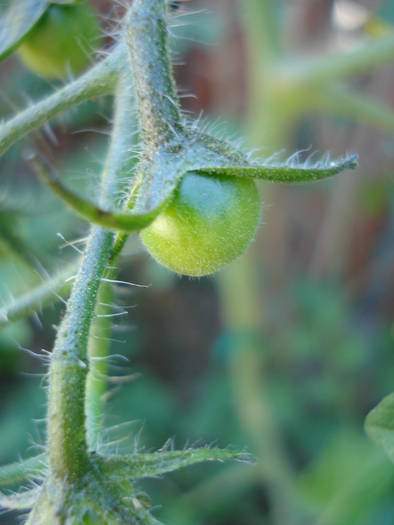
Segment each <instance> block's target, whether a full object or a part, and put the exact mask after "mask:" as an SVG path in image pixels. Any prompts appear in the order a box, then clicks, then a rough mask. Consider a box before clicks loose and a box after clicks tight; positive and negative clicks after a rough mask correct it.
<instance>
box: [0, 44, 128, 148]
mask: <svg viewBox="0 0 394 525" xmlns="http://www.w3.org/2000/svg"><path fill="white" fill-rule="evenodd" d="M124 59H125V47H124V45H123V44H120V45H118V46H117V47H116V48H115V49H114V50H113V51H112V52H111V54H110V55H109V56H108V57H107V58H106V59H104V60H103V61H102V62H100V63H99V64H97V65H96V66H94V67H92V69H90V70H89V71H88V72H87V73H85V74H84V75H82V76H81V77H79V78H78V79H77V80H75V81H74V82H71V83H70V84H67V85H66V86H64V87H63V88H62V89H59V91H56V92H55V93H53V94H52V95H49V96H48V97H47V98H45V99H43V100H41V101H40V102H37V103H35V104H34V105H32V106H30V107H28V108H26V109H25V110H23V111H21V112H20V113H18V114H17V115H16V116H15V117H13V118H11V119H10V120H8V121H7V122H4V123H3V124H1V125H0V155H2V154H3V153H4V152H5V151H6V150H7V149H8V148H9V147H10V146H12V145H13V144H14V143H15V142H16V141H18V140H20V139H21V138H22V137H24V136H25V135H27V134H28V133H29V132H31V131H32V130H33V129H35V128H37V127H38V126H41V125H42V124H44V123H45V122H47V121H48V120H49V119H51V118H52V117H54V116H55V115H57V114H58V113H60V112H61V111H64V110H66V109H68V108H70V107H72V106H75V105H76V104H80V103H81V102H84V101H85V100H88V99H90V98H93V97H97V96H101V95H105V94H108V93H111V92H112V91H113V89H114V87H115V85H116V81H117V78H118V72H119V70H120V69H121V67H122V65H123V64H124Z"/></svg>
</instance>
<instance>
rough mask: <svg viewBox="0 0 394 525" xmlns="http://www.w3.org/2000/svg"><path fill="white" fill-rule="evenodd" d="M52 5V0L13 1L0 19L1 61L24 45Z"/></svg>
mask: <svg viewBox="0 0 394 525" xmlns="http://www.w3.org/2000/svg"><path fill="white" fill-rule="evenodd" d="M50 4H51V2H50V0H11V3H10V5H9V7H8V9H7V11H6V12H5V13H4V14H3V15H2V16H1V18H0V60H2V59H3V58H5V57H6V56H8V55H9V54H10V53H12V52H13V51H14V50H15V49H16V48H17V47H18V46H19V45H20V44H21V43H22V41H23V40H24V38H26V37H27V36H28V34H29V33H30V32H31V31H32V30H33V29H34V27H35V26H36V25H37V23H38V22H39V21H40V19H41V17H42V16H43V15H44V13H45V11H46V10H47V9H48V7H49V5H50Z"/></svg>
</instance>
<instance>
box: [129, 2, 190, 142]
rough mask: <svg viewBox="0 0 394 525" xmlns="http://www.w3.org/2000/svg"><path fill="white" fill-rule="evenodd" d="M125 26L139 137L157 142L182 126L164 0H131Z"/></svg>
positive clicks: (163, 139)
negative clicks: (135, 99)
mask: <svg viewBox="0 0 394 525" xmlns="http://www.w3.org/2000/svg"><path fill="white" fill-rule="evenodd" d="M126 28H127V41H128V46H129V52H130V58H131V64H132V68H133V74H134V75H133V76H134V84H135V90H136V95H137V97H136V98H137V100H138V113H139V122H140V129H141V133H142V138H143V141H144V142H145V144H150V145H155V144H156V145H157V144H160V143H162V142H166V141H168V140H171V139H173V138H174V137H176V134H177V132H178V131H182V129H183V125H182V118H181V114H180V111H179V102H178V97H177V93H176V89H175V84H174V79H173V75H172V72H171V67H170V61H169V55H168V45H167V23H166V2H165V0H135V1H134V2H133V5H132V7H131V9H130V13H129V17H128V21H127V25H126Z"/></svg>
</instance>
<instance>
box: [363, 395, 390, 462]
mask: <svg viewBox="0 0 394 525" xmlns="http://www.w3.org/2000/svg"><path fill="white" fill-rule="evenodd" d="M365 430H366V432H367V434H368V436H369V437H370V438H371V439H372V441H374V442H375V443H376V444H377V445H378V446H379V447H381V448H382V449H383V450H384V451H385V452H386V454H387V455H388V457H389V458H390V460H391V461H392V462H393V463H394V393H393V394H390V395H389V396H387V397H385V398H384V399H383V400H382V401H381V402H380V403H379V404H378V406H377V407H376V408H374V409H373V410H371V412H370V413H369V414H368V416H367V418H366V420H365Z"/></svg>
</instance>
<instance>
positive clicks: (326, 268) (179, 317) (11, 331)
mask: <svg viewBox="0 0 394 525" xmlns="http://www.w3.org/2000/svg"><path fill="white" fill-rule="evenodd" d="M247 3H248V2H245V5H246V4H247ZM353 3H355V4H358V3H357V2H353ZM300 4H301V3H300ZM302 4H303V5H302V7H301V6H299V7H298V8H295V7H294V3H292V2H285V1H282V2H277V3H275V6H276V7H275V14H274V15H273V18H274V19H275V20H277V21H278V20H279V22H278V23H280V26H279V27H280V32H279V33H278V34H275V35H274V36H275V38H278V39H280V40H281V42H282V44H283V45H284V46H286V45H287V46H288V48H289V49H292V47H294V49H295V50H296V51H297V53H299V55H300V56H301V57H304V56H305V55H308V54H309V51H310V47H316V49H319V50H321V53H322V54H324V53H325V52H326V51H325V50H326V49H327V48H330V47H335V46H336V45H340V44H341V42H347V41H358V39H361V38H363V36H364V32H363V31H364V30H363V28H362V27H361V26H360V27H358V28H356V29H355V30H352V31H350V32H347V31H346V30H344V29H343V28H342V29H341V28H340V27H338V26H335V24H334V22H333V19H332V18H331V17H330V14H331V13H332V10H333V7H335V6H337V5H338V4H339V2H330V1H327V2H324V1H321V2H320V1H319V2H317V4H319V7H320V8H321V9H322V10H323V11H324V12H325V13H327V16H326V17H320V16H319V11H318V10H317V11H316V9H315V8H314V6H313V4H314V2H309V3H308V2H303V3H302ZM334 4H335V5H334ZM342 4H343V2H342ZM206 5H207V3H204V2H197V1H195V2H191V6H192V7H193V8H194V7H196V8H199V7H201V6H206ZM250 5H253V2H250ZM261 5H264V6H268V5H269V2H262V4H261ZM212 6H214V7H215V8H216V11H217V12H216V14H215V16H210V17H208V18H209V24H208V23H207V19H206V17H204V15H198V16H197V15H196V16H194V17H193V16H191V17H190V23H192V24H193V25H192V30H190V31H189V30H188V28H186V29H185V28H183V29H182V32H183V35H187V37H188V38H189V40H179V43H178V40H177V39H174V42H173V45H174V46H177V50H178V51H179V53H181V54H182V57H183V60H184V61H185V63H186V66H185V67H183V68H182V69H181V68H177V76H178V79H179V83H180V86H181V87H183V88H185V89H186V90H191V91H193V92H195V93H196V94H197V95H198V98H199V101H195V100H194V99H185V109H187V110H189V111H192V112H193V114H194V116H197V115H198V113H199V111H200V110H201V109H204V110H205V111H206V112H207V117H209V118H207V121H211V124H210V126H212V121H213V118H214V116H215V115H217V114H221V115H224V118H228V120H229V121H231V122H232V124H231V125H228V126H227V127H226V126H225V125H224V124H221V125H220V129H219V130H218V132H219V133H220V134H222V135H223V134H224V135H227V134H230V133H231V134H232V135H234V133H235V134H236V135H242V134H246V135H247V136H248V137H249V144H248V147H252V146H256V147H260V148H263V153H264V148H266V149H265V151H266V152H267V153H271V150H272V148H274V149H277V148H280V147H285V148H286V150H287V151H293V150H295V149H302V148H308V147H309V145H310V143H312V144H313V149H321V150H326V149H327V148H328V149H332V150H333V151H335V152H336V153H337V152H339V153H343V152H344V150H345V149H352V150H353V149H354V150H356V151H359V152H360V156H361V167H360V169H359V171H358V173H356V174H354V175H345V176H344V178H343V179H337V180H335V181H333V182H329V183H328V184H318V185H316V186H312V185H308V186H307V187H305V188H302V189H299V188H296V189H292V188H287V187H283V189H282V188H281V189H279V190H275V192H274V191H273V190H272V189H271V188H270V187H269V186H268V185H262V186H261V193H262V197H263V201H264V202H265V217H264V223H265V224H264V225H263V226H262V228H261V232H260V233H259V235H258V236H257V238H256V240H255V242H254V244H253V247H252V255H250V256H249V257H247V258H243V259H242V260H240V261H238V262H237V264H236V265H235V266H234V268H232V269H227V270H224V272H223V274H222V275H221V278H220V279H219V280H218V279H215V278H209V279H204V280H200V281H196V280H194V281H193V280H188V279H182V280H181V279H179V278H178V277H174V276H173V275H171V274H170V273H169V272H167V271H166V270H163V269H161V268H159V267H157V265H156V264H155V263H154V262H153V261H151V260H150V259H149V258H148V256H147V255H145V254H144V253H143V252H142V248H141V246H140V244H139V243H138V241H137V240H136V239H132V240H130V241H129V244H128V245H127V247H126V250H125V255H124V257H123V259H122V262H121V265H120V270H121V276H120V278H121V279H124V280H130V281H132V282H143V283H151V287H150V288H149V289H142V290H141V289H136V288H131V289H130V288H128V287H127V288H126V287H122V286H119V287H118V289H116V291H115V301H116V302H117V303H119V304H126V305H130V306H132V305H135V306H136V308H132V309H130V311H129V315H128V318H127V319H124V320H120V321H118V322H117V323H116V326H115V327H114V329H113V334H112V335H111V337H112V343H111V353H112V354H114V355H115V354H122V355H123V356H126V357H127V358H128V362H127V363H125V362H124V361H123V360H122V359H119V358H117V357H113V359H112V360H111V365H110V370H109V372H110V376H111V377H112V379H111V380H110V382H109V393H108V396H107V412H106V419H107V424H108V425H109V426H110V427H111V428H110V430H109V431H107V432H106V434H105V435H104V436H103V443H102V444H101V446H103V447H115V448H116V449H117V450H130V448H132V447H135V446H138V447H139V448H147V449H155V448H160V447H161V446H163V445H164V443H165V442H166V441H167V440H168V439H169V438H170V439H171V438H173V439H174V440H175V441H176V443H177V446H178V447H182V445H183V444H186V443H189V444H190V443H191V444H197V443H201V442H203V443H207V442H208V443H213V442H215V443H216V442H217V443H218V444H220V445H223V446H226V445H232V446H236V447H244V446H245V447H247V448H248V449H249V450H251V452H253V453H254V454H256V456H257V463H256V465H252V466H246V465H235V466H220V465H219V466H214V465H209V466H208V467H206V466H203V467H193V468H192V469H190V471H189V470H188V471H187V472H180V473H177V474H174V475H172V476H170V477H169V478H167V479H166V480H164V481H161V482H160V485H159V483H157V482H156V481H155V480H150V481H147V482H146V485H147V487H148V488H149V492H150V493H151V495H152V499H153V501H154V502H155V504H157V505H158V512H157V514H158V515H160V516H161V518H162V519H163V521H164V522H165V523H169V524H171V525H246V524H247V525H254V524H256V525H257V524H263V523H264V524H267V525H271V524H272V525H274V524H276V525H288V524H300V525H301V524H302V525H309V524H314V525H391V524H392V523H393V522H394V505H393V502H392V497H391V494H392V491H393V489H394V471H393V468H392V465H391V464H390V463H389V462H388V460H387V458H386V457H385V456H384V455H383V453H381V452H380V451H379V450H377V448H376V447H375V445H374V444H373V443H371V442H370V441H368V440H367V438H366V436H365V433H364V429H363V424H364V418H365V416H366V414H367V413H368V411H369V410H370V409H371V408H372V407H373V406H374V405H376V403H377V402H378V401H379V400H380V399H381V398H382V397H383V396H384V395H386V394H388V393H389V392H390V391H391V390H393V380H392V378H393V373H394V364H393V339H394V325H393V321H392V319H393V306H394V297H393V280H392V267H393V255H394V254H393V242H392V239H393V233H394V185H393V182H392V181H393V179H392V175H393V171H394V154H393V148H392V145H393V135H392V134H390V132H387V128H384V130H385V131H384V130H381V129H380V128H379V125H378V124H376V121H374V122H375V123H374V124H371V123H370V121H368V119H367V121H368V122H369V124H368V122H366V123H362V122H361V123H360V121H359V120H360V119H358V118H357V119H356V121H358V122H357V123H356V122H355V121H354V119H352V118H350V117H349V115H348V114H346V115H341V114H340V112H339V117H340V118H338V111H327V110H325V111H324V112H323V113H320V112H319V111H318V110H314V108H309V109H310V111H309V110H308V100H304V103H305V104H304V106H305V107H306V109H305V110H304V109H303V110H302V111H301V113H300V114H297V115H292V116H291V117H289V118H288V119H287V114H286V111H282V109H283V108H275V107H274V106H272V107H271V106H270V107H267V104H268V102H267V99H266V98H265V97H264V96H263V95H264V93H263V90H262V91H261V94H260V95H261V96H260V98H259V91H258V89H255V88H256V86H254V87H251V86H250V85H249V86H248V85H246V84H248V82H246V81H242V80H241V81H240V80H239V79H240V78H241V79H242V78H243V79H245V78H247V77H248V72H249V73H250V71H249V69H251V68H252V66H253V67H254V66H255V63H254V61H253V60H252V58H251V57H250V56H249V55H248V54H247V53H248V52H249V53H250V48H249V51H248V45H249V46H250V42H254V43H253V45H255V46H259V45H262V43H263V44H264V39H263V40H262V41H259V39H258V38H256V39H255V40H253V38H251V37H252V36H253V35H252V28H251V27H249V26H248V23H249V22H248V19H247V20H246V22H245V23H243V18H242V15H243V14H244V13H243V7H244V4H243V3H242V2H241V3H240V4H239V6H238V7H237V5H236V3H235V2H234V3H233V2H231V3H228V5H227V4H226V3H225V5H224V6H223V2H219V1H218V2H211V3H209V7H210V8H212ZM107 7H108V6H107ZM267 9H268V8H267ZM368 16H369V17H374V16H376V17H379V19H380V20H381V21H382V23H384V24H385V27H387V28H388V29H387V30H388V31H391V25H390V24H392V23H393V16H394V6H393V4H392V2H388V1H387V2H384V1H382V2H380V3H379V8H378V9H377V10H376V11H375V12H371V13H369V14H368ZM255 18H256V20H255V22H256V27H257V30H258V29H259V25H258V24H259V14H258V13H257V12H256V17H255ZM316 26H317V28H320V31H316ZM256 27H255V28H254V29H253V30H256ZM270 27H271V26H270ZM174 30H175V29H174ZM260 30H261V32H263V30H264V22H261V27H260ZM249 31H250V32H249ZM212 35H216V38H213V37H212ZM316 35H317V36H316ZM190 37H192V38H190ZM212 38H213V40H214V41H215V46H211V47H204V46H201V45H199V44H196V43H195V40H200V39H201V40H205V41H207V40H208V41H210V43H211V44H212ZM341 39H342V40H341ZM247 40H249V44H248V45H245V41H247ZM245 48H246V49H245ZM265 51H266V50H265ZM260 52H261V49H260V48H258V47H257V48H256V49H254V53H253V55H259V53H260ZM261 55H264V53H261ZM1 67H2V68H3V70H4V72H6V73H7V74H5V75H4V76H3V75H2V79H1V88H2V91H3V93H4V97H2V99H1V100H0V109H1V115H2V116H6V115H9V114H11V113H12V112H13V111H14V106H16V107H19V106H22V105H23V104H24V101H23V95H16V93H17V92H18V91H19V87H20V86H21V85H23V86H24V92H25V93H24V95H29V96H30V97H33V98H37V97H39V96H41V95H43V94H44V93H47V92H48V91H49V90H50V89H51V87H52V86H50V85H49V84H48V83H47V82H44V81H42V80H39V79H37V78H36V77H34V76H33V75H32V74H30V73H28V72H26V71H25V70H23V69H22V68H21V66H20V65H19V64H18V63H17V62H16V61H15V60H14V59H13V58H10V59H8V60H7V61H6V62H5V63H4V64H3V65H2V66H1ZM245 70H246V71H245ZM392 72H393V66H392V64H391V65H388V66H386V67H381V68H380V69H379V70H375V71H374V73H373V74H372V73H365V74H364V76H360V77H357V80H356V81H355V83H357V85H358V86H359V87H360V89H361V90H362V91H363V92H368V94H369V95H371V94H372V95H373V96H374V97H375V98H376V99H378V100H379V101H381V102H382V103H384V104H387V108H388V112H390V111H392V104H393V100H392V93H393V90H394V80H393V78H394V76H393V75H392ZM250 76H252V75H249V77H250ZM253 76H255V73H253ZM268 80H269V79H268ZM249 82H252V80H251V79H250V78H249ZM264 82H267V79H265V78H263V79H262V85H264ZM229 86H230V87H229ZM251 93H252V95H253V96H252V95H251ZM256 93H257V94H256ZM307 96H308V94H304V97H307ZM290 102H291V103H292V102H293V101H290ZM291 103H290V106H291V105H292V104H291ZM390 104H391V109H390ZM10 108H11V109H10ZM279 110H280V111H279ZM276 111H279V112H278V113H275V112H276ZM247 115H248V116H247ZM264 115H267V119H264ZM323 115H324V116H323ZM260 116H262V117H261V120H260ZM110 117H111V106H110V101H109V100H107V99H106V100H104V101H93V102H91V103H88V104H85V105H83V106H81V107H78V108H77V109H74V110H72V111H70V112H68V113H67V114H65V115H62V116H61V117H59V118H58V119H56V120H55V121H53V122H52V123H51V125H50V127H49V126H48V127H46V128H44V129H43V130H41V131H40V132H38V133H36V134H35V135H33V136H31V137H29V138H27V139H26V140H25V141H24V142H23V143H22V144H17V145H15V146H14V147H13V148H12V149H11V150H10V151H9V152H8V153H7V155H6V156H4V157H2V158H1V159H0V171H1V173H2V176H1V177H2V178H1V183H0V184H1V186H0V192H1V196H2V198H1V199H0V242H1V241H2V240H6V235H5V233H4V232H5V231H6V230H7V231H9V232H12V234H13V237H14V238H15V239H17V240H18V244H17V245H16V246H18V248H17V249H16V250H12V246H11V248H10V249H8V250H6V249H1V250H0V306H1V304H3V303H6V302H8V301H9V300H10V299H11V298H12V297H13V296H18V295H19V294H20V293H22V292H23V291H24V290H26V289H27V288H29V287H30V286H33V285H34V284H37V283H38V282H41V281H42V279H43V278H45V275H46V274H47V272H48V273H49V274H52V273H53V271H54V270H56V269H59V268H62V267H63V266H65V265H66V264H67V262H68V261H69V260H71V259H72V258H73V257H74V256H76V254H75V250H74V249H73V248H72V247H70V246H66V247H61V245H63V244H64V241H63V240H61V239H59V237H58V236H57V233H58V232H60V233H61V234H62V236H63V237H64V238H65V239H66V240H74V239H76V238H83V237H84V236H85V234H86V231H87V226H86V224H85V223H84V222H82V221H80V220H78V219H76V218H75V217H74V216H73V215H72V214H71V213H69V211H68V210H65V209H64V208H63V206H62V205H59V202H58V201H56V200H55V199H54V198H53V197H52V196H51V195H50V194H49V193H48V192H47V191H46V190H43V189H41V188H40V187H39V186H38V184H37V183H36V181H35V180H34V179H33V178H32V175H31V173H30V172H29V171H28V168H27V167H26V166H25V165H24V164H23V162H22V161H21V160H20V159H21V152H22V150H23V148H24V147H25V146H26V144H31V143H33V144H34V145H35V146H37V147H41V148H43V150H44V151H45V152H46V153H48V152H49V154H50V155H52V157H53V160H54V161H56V166H57V168H58V169H59V171H61V172H62V173H63V174H64V176H65V177H66V178H67V181H68V183H69V184H70V185H72V186H73V187H74V188H77V189H78V190H79V191H82V192H85V193H88V194H92V193H93V194H94V192H95V189H96V188H95V181H97V174H98V172H99V166H100V165H101V161H102V159H103V156H104V154H105V149H106V145H105V144H106V142H105V134H106V131H107V130H108V122H109V120H110ZM276 120H277V121H278V124H279V129H274V128H273V124H272V123H275V122H276ZM282 124H283V126H282ZM349 177H351V180H350V179H349ZM3 194H4V197H3ZM3 209H4V210H6V211H4V212H3ZM9 209H12V210H13V211H12V214H11V213H10V212H9V211H7V210H9ZM15 210H16V211H15ZM21 210H23V213H20V211H21ZM14 213H17V216H18V218H17V220H16V218H14ZM3 228H4V232H3ZM1 246H3V245H1ZM21 246H23V247H24V249H23V250H21V249H20V247H21ZM81 246H83V244H82V245H81ZM76 247H77V248H78V247H79V245H76ZM236 272H238V274H236ZM237 275H238V277H237ZM237 279H239V283H240V286H241V290H243V292H242V294H239V293H238V289H237V282H238V281H237ZM223 283H226V284H223ZM224 287H225V289H224ZM245 305H246V306H247V307H245V308H244V310H243V311H242V307H243V306H245ZM237 308H238V310H237ZM61 310H62V304H61V303H59V304H58V305H57V306H51V307H47V308H46V309H45V310H44V311H43V312H37V316H34V318H31V319H29V320H26V321H21V322H18V323H17V324H14V325H11V326H9V327H8V328H6V329H5V330H3V331H2V332H1V333H0V376H1V386H0V390H1V398H0V461H1V462H2V463H5V462H7V461H12V460H15V459H16V458H17V457H18V456H19V454H21V455H27V454H28V452H29V451H31V448H32V447H33V449H34V448H36V447H37V445H39V444H42V443H43V441H44V439H45V438H44V436H43V427H42V424H40V423H39V422H35V421H37V420H39V419H40V418H42V417H44V415H45V406H44V403H45V392H44V389H43V385H44V384H45V381H44V379H43V378H42V375H43V374H45V371H46V368H45V362H41V361H40V360H38V359H35V358H34V357H32V355H30V354H28V353H26V352H23V351H22V350H21V348H20V347H28V348H29V349H31V350H32V351H34V352H37V353H40V352H41V348H46V349H50V348H51V343H52V341H53V336H54V327H53V325H56V324H57V323H58V322H59V318H60V316H61ZM243 313H244V314H245V315H244V316H243ZM237 316H238V317H237ZM234 319H237V322H236V323H235V322H234ZM238 320H239V322H238ZM41 355H43V356H45V354H41ZM250 371H252V372H253V377H252V375H250V376H249V375H248V374H250ZM136 373H138V374H140V376H138V375H137V376H136V375H135V374H136ZM36 374H38V375H39V377H34V376H35V375H36ZM30 375H33V377H30ZM128 375H131V377H130V378H129V380H127V376H128ZM245 400H246V401H245ZM262 414H264V418H263V419H262V421H263V423H262V427H261V426H259V425H260V416H261V415H262ZM267 421H268V422H269V423H267ZM275 436H279V439H278V440H276V438H275ZM268 465H270V468H271V467H272V465H273V467H272V469H273V470H272V471H271V470H270V469H269V468H268ZM275 465H279V466H280V468H279V466H278V470H277V471H276V470H275V468H274V467H275ZM279 471H280V474H278V472H279ZM282 503H283V512H284V514H283V515H281V513H280V510H281V505H282ZM285 507H287V508H289V509H291V510H290V514H285V510H284V509H285ZM275 509H276V510H275ZM278 509H279V510H278ZM1 520H2V521H1V523H4V524H13V523H17V521H16V519H14V518H13V517H12V516H9V517H8V516H1Z"/></svg>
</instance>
